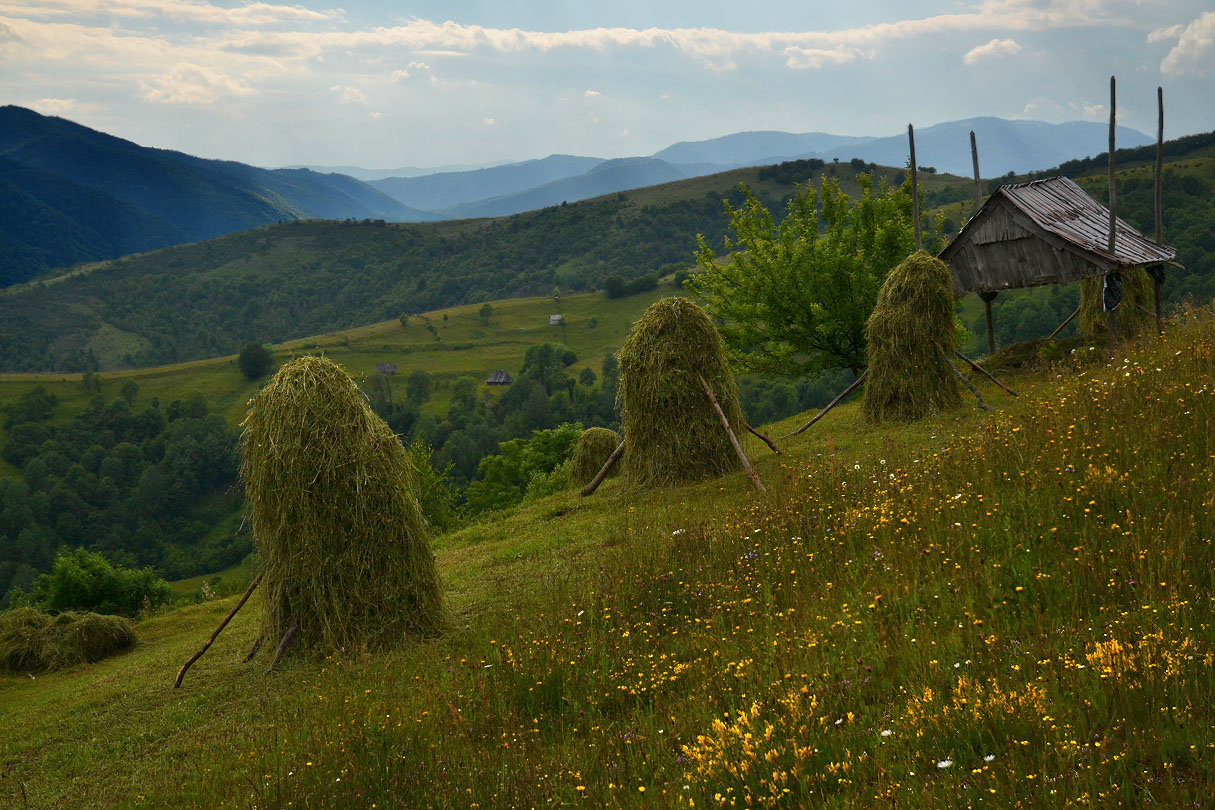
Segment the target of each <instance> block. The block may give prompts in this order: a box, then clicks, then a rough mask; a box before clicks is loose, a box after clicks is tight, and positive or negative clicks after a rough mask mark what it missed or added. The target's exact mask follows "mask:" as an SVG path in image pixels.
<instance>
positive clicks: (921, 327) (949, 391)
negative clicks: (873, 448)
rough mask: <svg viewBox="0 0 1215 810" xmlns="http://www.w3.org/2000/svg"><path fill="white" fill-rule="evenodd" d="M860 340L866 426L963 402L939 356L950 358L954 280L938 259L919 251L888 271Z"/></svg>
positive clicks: (910, 417)
mask: <svg viewBox="0 0 1215 810" xmlns="http://www.w3.org/2000/svg"><path fill="white" fill-rule="evenodd" d="M865 339H866V341H867V342H868V347H867V349H866V357H867V360H868V376H867V377H866V379H865V396H864V399H863V400H862V401H861V413H863V414H864V415H865V418H866V419H867V420H869V421H870V422H883V421H887V420H895V421H911V420H913V419H919V418H921V417H924V416H927V415H928V414H930V413H933V412H939V411H946V410H949V409H951V408H956V407H958V406H959V405H960V404H961V403H962V398H961V394H960V393H959V391H958V380H957V376H956V375H955V374H954V372H953V371H952V370H951V369H950V368H949V367H948V366H947V365H946V363H945V359H944V358H942V357H941V352H942V351H943V352H944V353H945V354H946V356H948V357H951V358H952V356H953V353H954V350H955V349H956V348H957V333H956V332H955V328H954V300H953V277H952V276H951V275H950V272H949V268H948V267H946V266H945V263H944V262H942V261H941V260H940V259H938V258H936V257H934V256H931V255H929V254H928V253H925V252H924V251H922V250H921V251H917V252H916V253H913V254H912V255H910V256H908V257H907V259H906V260H904V261H903V263H902V264H900V265H899V266H898V267H896V268H894V270H892V271H890V275H889V276H887V277H886V281H885V282H883V283H882V288H881V289H880V290H879V291H878V297H877V305H876V306H875V307H874V308H873V312H872V313H871V314H870V315H869V321H868V322H867V323H866V324H865ZM938 346H939V347H940V348H939V349H938Z"/></svg>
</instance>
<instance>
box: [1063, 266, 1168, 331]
mask: <svg viewBox="0 0 1215 810" xmlns="http://www.w3.org/2000/svg"><path fill="white" fill-rule="evenodd" d="M1121 276H1122V303H1121V304H1119V305H1118V310H1117V312H1118V317H1117V319H1116V324H1117V330H1118V338H1119V339H1120V340H1129V339H1131V338H1133V337H1135V336H1137V335H1141V334H1143V333H1144V332H1149V331H1151V330H1153V329H1155V328H1156V315H1155V306H1156V299H1155V296H1154V294H1153V292H1152V280H1151V279H1150V278H1148V274H1147V272H1146V271H1145V270H1144V269H1143V268H1141V267H1136V268H1134V269H1132V270H1123V271H1122V273H1121ZM1103 301H1104V279H1102V278H1100V277H1097V278H1086V279H1081V280H1080V334H1081V335H1083V336H1084V337H1086V338H1089V339H1091V340H1105V339H1106V338H1107V337H1108V336H1109V322H1108V320H1107V317H1106V312H1105V307H1104V305H1103Z"/></svg>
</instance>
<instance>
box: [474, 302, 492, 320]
mask: <svg viewBox="0 0 1215 810" xmlns="http://www.w3.org/2000/svg"><path fill="white" fill-rule="evenodd" d="M493 316H494V307H493V304H490V303H489V302H488V301H487V302H486V303H484V304H482V305H481V308H480V309H478V310H477V317H478V318H480V319H481V323H485V324H488V323H489V319H490V318H492V317H493Z"/></svg>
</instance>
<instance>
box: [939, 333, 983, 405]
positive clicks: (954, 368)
mask: <svg viewBox="0 0 1215 810" xmlns="http://www.w3.org/2000/svg"><path fill="white" fill-rule="evenodd" d="M932 345H933V346H936V347H937V354H938V355H939V356H940V358H941V362H943V363H944V364H945V365H946V366H948V367H949V370H950V371H952V372H953V373H954V374H955V375H957V378H958V379H959V380H961V381H962V385H964V386H966V387H967V388H969V389H970V393H972V394H974V395H975V399H976V400H978V402H979V407H980V408H982V409H983V410H985V411H990V410H991V407H990V406H989V405H988V404H987V403H986V402H984V401H983V397H982V395H980V394H979V389H978V388H975V387H974V386H973V385H971V384H970V380H968V379H966V375H965V374H963V373H962V372H960V371H958V367H957V366H955V365H954V364H953V362H952V361H951V360H950V359H949V355H947V354H945V350H944V349H942V348H941V344H940V343H934V344H932Z"/></svg>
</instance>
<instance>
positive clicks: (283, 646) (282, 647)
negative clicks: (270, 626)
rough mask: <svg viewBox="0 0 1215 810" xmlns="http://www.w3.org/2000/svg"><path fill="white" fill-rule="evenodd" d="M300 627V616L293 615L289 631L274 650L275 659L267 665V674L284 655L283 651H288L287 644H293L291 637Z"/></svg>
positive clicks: (288, 627)
mask: <svg viewBox="0 0 1215 810" xmlns="http://www.w3.org/2000/svg"><path fill="white" fill-rule="evenodd" d="M299 629H300V617H299V616H292V617H291V624H289V625H287V632H285V633H283V638H282V640H281V641H279V643H278V649H277V650H275V651H274V660H273V661H271V662H270V666H268V667H266V674H267V675H269V674H270V670H272V669H274V665H275V664H277V663H278V659H280V658H282V657H283V653H285V652H286V651H287V646H288V645H289V644H291V638H292V636H294V635H295V631H296V630H299Z"/></svg>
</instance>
